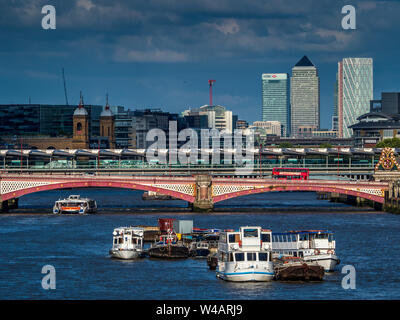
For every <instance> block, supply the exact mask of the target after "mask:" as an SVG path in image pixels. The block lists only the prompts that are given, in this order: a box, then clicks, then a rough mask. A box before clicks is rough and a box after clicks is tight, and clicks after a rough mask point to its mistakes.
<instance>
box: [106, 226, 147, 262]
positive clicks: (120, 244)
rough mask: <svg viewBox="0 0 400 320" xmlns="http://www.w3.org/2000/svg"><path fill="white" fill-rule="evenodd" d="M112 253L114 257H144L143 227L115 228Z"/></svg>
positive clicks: (125, 258) (127, 258)
mask: <svg viewBox="0 0 400 320" xmlns="http://www.w3.org/2000/svg"><path fill="white" fill-rule="evenodd" d="M110 255H111V256H112V257H113V258H117V259H124V260H129V259H135V258H139V257H143V256H144V251H143V229H142V228H136V227H120V228H116V229H114V232H113V246H112V249H111V250H110Z"/></svg>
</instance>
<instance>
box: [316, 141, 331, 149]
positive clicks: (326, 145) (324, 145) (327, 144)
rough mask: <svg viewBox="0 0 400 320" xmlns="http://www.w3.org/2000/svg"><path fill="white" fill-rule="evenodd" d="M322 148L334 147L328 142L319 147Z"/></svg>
mask: <svg viewBox="0 0 400 320" xmlns="http://www.w3.org/2000/svg"><path fill="white" fill-rule="evenodd" d="M319 147H320V148H332V145H331V144H330V143H328V142H324V143H321V144H320V145H319Z"/></svg>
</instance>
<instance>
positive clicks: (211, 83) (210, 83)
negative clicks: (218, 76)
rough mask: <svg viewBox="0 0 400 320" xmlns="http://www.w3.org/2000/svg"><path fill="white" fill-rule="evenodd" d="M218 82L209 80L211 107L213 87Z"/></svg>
mask: <svg viewBox="0 0 400 320" xmlns="http://www.w3.org/2000/svg"><path fill="white" fill-rule="evenodd" d="M215 81H216V80H208V83H209V85H210V106H212V105H213V104H212V86H213V82H215Z"/></svg>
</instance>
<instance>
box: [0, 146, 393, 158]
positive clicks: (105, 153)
mask: <svg viewBox="0 0 400 320" xmlns="http://www.w3.org/2000/svg"><path fill="white" fill-rule="evenodd" d="M191 151H192V150H191V149H179V150H177V154H182V153H183V154H190V152H191ZM194 151H197V152H198V153H200V152H204V153H206V154H207V153H208V154H209V155H211V154H213V153H215V152H216V151H217V150H215V149H203V150H202V149H195V150H194ZM219 151H220V154H221V155H222V154H224V153H227V154H234V153H235V152H236V149H220V150H219ZM157 152H158V153H160V154H163V153H164V154H167V153H168V152H169V150H168V149H159V150H158V151H157ZM157 152H156V153H157ZM381 152H382V149H381V148H262V149H261V150H260V149H259V148H253V149H249V150H247V154H249V153H250V154H251V153H253V155H254V156H255V157H257V156H258V155H259V154H260V153H261V155H262V156H276V157H279V156H291V157H293V156H294V157H296V156H298V157H304V156H318V155H320V156H335V155H338V154H339V155H342V156H355V155H359V156H360V155H365V156H368V155H370V156H373V155H378V154H381ZM394 152H395V154H397V155H399V154H400V148H396V149H394ZM242 153H243V154H246V150H244V149H243V150H242ZM4 157H7V158H20V157H24V158H76V157H88V158H98V157H100V158H124V157H127V158H130V157H136V158H145V157H146V149H100V150H98V149H76V150H67V149H60V150H58V149H52V150H36V149H35V150H18V149H6V150H0V158H4Z"/></svg>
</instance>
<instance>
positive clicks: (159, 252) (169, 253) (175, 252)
mask: <svg viewBox="0 0 400 320" xmlns="http://www.w3.org/2000/svg"><path fill="white" fill-rule="evenodd" d="M147 253H148V255H149V256H150V257H152V258H159V259H186V258H189V256H190V251H189V248H188V247H187V246H185V245H184V244H183V243H182V241H179V240H178V238H177V236H176V234H173V233H171V232H170V231H169V232H168V233H167V234H164V235H161V236H160V239H159V241H157V242H155V243H153V244H152V246H151V247H150V248H149V249H148V250H147Z"/></svg>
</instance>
